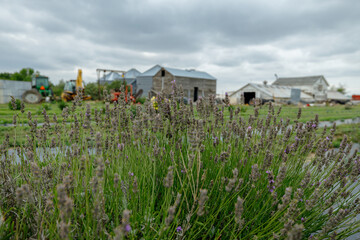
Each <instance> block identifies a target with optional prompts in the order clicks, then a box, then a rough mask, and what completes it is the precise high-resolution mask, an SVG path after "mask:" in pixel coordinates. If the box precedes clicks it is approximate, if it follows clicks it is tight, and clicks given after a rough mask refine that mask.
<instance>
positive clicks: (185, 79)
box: [136, 65, 216, 102]
mask: <svg viewBox="0 0 360 240" xmlns="http://www.w3.org/2000/svg"><path fill="white" fill-rule="evenodd" d="M136 80H137V87H138V89H143V91H144V93H143V95H144V96H149V97H152V96H154V95H155V94H156V93H159V92H161V91H162V90H163V91H165V93H168V94H170V93H171V92H172V88H171V86H172V82H173V81H175V82H176V84H177V85H178V86H180V85H181V86H182V88H183V90H184V97H186V98H188V99H191V100H193V101H194V102H195V101H196V100H198V98H199V97H207V96H209V95H210V94H213V95H215V94H216V78H214V77H213V76H211V75H210V74H208V73H206V72H201V71H197V70H194V69H190V70H182V69H176V68H169V67H163V66H160V65H155V66H154V67H152V68H150V69H149V70H147V71H145V72H144V73H142V74H140V75H139V76H137V78H136Z"/></svg>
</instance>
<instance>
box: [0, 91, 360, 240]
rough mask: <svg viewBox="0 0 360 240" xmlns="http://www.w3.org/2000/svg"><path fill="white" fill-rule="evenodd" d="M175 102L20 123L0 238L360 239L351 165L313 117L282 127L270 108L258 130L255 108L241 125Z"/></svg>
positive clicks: (0, 192)
mask: <svg viewBox="0 0 360 240" xmlns="http://www.w3.org/2000/svg"><path fill="white" fill-rule="evenodd" d="M173 90H174V92H173V94H172V95H171V96H170V98H169V99H168V100H169V101H168V100H166V97H165V95H163V94H160V95H159V96H157V108H158V109H157V110H155V109H154V106H153V102H151V101H146V102H145V105H137V106H136V111H132V110H131V106H130V105H129V104H126V103H125V101H123V100H120V101H119V103H116V102H115V103H114V105H113V106H111V105H110V104H106V105H105V110H104V113H103V112H102V111H101V109H93V111H92V109H91V107H90V105H86V106H85V105H84V104H79V102H77V101H79V100H77V101H75V102H73V106H72V107H71V108H64V110H63V113H62V116H63V119H64V120H63V123H58V121H57V116H53V117H52V118H51V117H50V116H48V115H47V113H46V110H44V111H43V112H42V114H43V115H44V121H45V124H44V125H42V126H41V127H37V123H36V121H32V116H31V113H28V115H27V118H28V120H29V126H30V132H29V135H28V142H27V143H26V144H25V145H24V146H21V147H20V148H18V149H16V152H18V156H19V158H18V159H16V158H15V157H14V156H12V155H9V154H8V146H9V141H11V140H10V139H8V138H7V139H6V140H5V141H4V142H3V143H2V145H1V146H0V154H1V155H0V156H1V162H0V164H1V166H0V169H1V174H0V209H1V213H2V215H3V218H2V221H1V223H2V227H1V228H0V236H2V237H4V236H5V237H7V238H20V239H24V238H45V239H81V238H85V239H93V238H99V239H109V238H110V239H121V238H129V239H141V238H143V239H214V238H216V239H219V238H221V239H307V238H312V239H324V238H332V239H344V238H346V237H347V236H350V235H353V234H354V233H356V232H358V231H359V230H358V227H359V221H358V220H356V218H355V216H356V215H357V214H358V213H359V212H360V206H359V201H360V198H359V191H358V185H359V182H358V176H359V173H360V158H359V155H357V153H354V154H350V149H351V143H348V142H347V138H346V137H345V138H344V140H343V141H342V143H341V145H340V147H339V149H338V150H337V151H335V150H331V149H330V148H331V142H332V140H333V136H334V132H335V128H336V126H335V125H334V126H333V127H332V128H331V129H330V130H328V129H326V128H325V129H323V131H322V133H321V134H317V133H316V132H317V131H316V130H317V129H318V119H317V117H315V118H314V120H312V121H310V122H308V123H306V124H303V123H300V122H298V120H295V124H294V125H292V126H290V124H289V123H290V119H288V120H286V121H283V120H282V119H279V118H278V115H279V114H280V109H279V111H275V109H274V107H273V106H272V105H271V104H270V105H269V106H268V108H269V111H268V114H267V116H266V118H264V119H263V118H260V117H259V114H258V112H259V111H258V110H259V109H258V107H255V108H254V114H253V115H252V116H250V118H248V119H244V118H243V117H242V116H241V108H232V107H231V108H227V107H226V108H225V107H224V106H219V105H215V98H214V97H213V96H210V97H209V98H206V99H203V98H202V99H199V100H198V102H197V104H196V107H194V106H193V103H192V102H190V104H189V105H185V104H184V103H183V101H179V99H182V89H181V88H177V87H176V86H174V87H173ZM226 111H229V112H226ZM225 112H226V114H227V116H228V117H227V118H225V117H224V113H225ZM21 117H25V116H23V115H18V118H21ZM300 117H301V111H299V114H298V116H297V117H296V116H295V118H296V119H299V118H300ZM50 119H53V120H50ZM52 121H53V123H54V124H53V125H50V123H51V122H52ZM36 146H37V147H36ZM39 150H41V151H39ZM40 152H42V153H41V154H40ZM0 218H1V216H0Z"/></svg>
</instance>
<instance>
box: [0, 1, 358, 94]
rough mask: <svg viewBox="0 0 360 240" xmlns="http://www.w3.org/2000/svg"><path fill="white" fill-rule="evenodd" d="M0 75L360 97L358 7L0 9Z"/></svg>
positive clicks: (74, 5)
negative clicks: (203, 79) (188, 75)
mask: <svg viewBox="0 0 360 240" xmlns="http://www.w3.org/2000/svg"><path fill="white" fill-rule="evenodd" d="M0 4H1V8H0V72H12V71H18V70H20V69H21V68H23V67H32V68H34V69H36V70H39V71H40V72H41V73H42V74H44V75H48V76H49V77H50V80H51V81H52V82H54V83H57V82H58V81H59V80H60V79H64V80H68V79H74V78H76V75H77V68H82V69H83V76H84V79H85V81H86V82H93V81H96V79H97V76H96V68H107V69H118V70H128V69H130V68H133V67H134V68H137V69H138V70H139V71H141V72H143V71H145V70H147V69H149V68H150V67H152V66H154V65H155V64H162V65H164V66H168V67H175V68H195V69H197V70H202V71H206V72H208V73H210V74H211V75H213V76H215V77H216V78H217V79H218V82H217V91H218V93H222V92H225V91H231V90H235V89H238V88H240V87H242V86H243V85H245V84H246V83H248V82H252V83H261V82H263V81H264V80H267V81H268V82H270V83H271V82H273V81H274V80H275V77H274V74H275V73H276V74H277V75H278V76H279V77H290V76H307V75H324V76H325V77H326V79H327V80H328V82H329V83H330V85H335V86H338V85H339V84H344V85H345V86H346V88H347V90H348V92H349V93H358V94H360V14H359V9H360V1H359V0H312V1H310V0H302V1H296V0H271V1H269V0H249V1H243V0H233V1H230V0H221V1H219V0H216V1H212V0H203V1H197V0H186V1H181V0H178V1H170V0H168V1H164V0H112V1H95V0H77V1H73V0H62V1H59V0H42V1H37V0H23V1H18V0H0Z"/></svg>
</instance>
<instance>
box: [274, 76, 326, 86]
mask: <svg viewBox="0 0 360 240" xmlns="http://www.w3.org/2000/svg"><path fill="white" fill-rule="evenodd" d="M321 78H323V79H324V80H325V82H326V84H327V85H328V86H329V84H328V82H327V81H326V79H325V77H324V76H322V75H319V76H308V77H287V78H278V79H277V80H276V81H275V82H273V84H272V85H283V86H307V85H310V86H312V85H314V84H315V83H316V82H317V81H318V80H319V79H321Z"/></svg>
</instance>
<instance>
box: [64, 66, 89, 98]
mask: <svg viewBox="0 0 360 240" xmlns="http://www.w3.org/2000/svg"><path fill="white" fill-rule="evenodd" d="M77 92H81V93H82V96H83V97H82V98H83V100H90V99H91V96H89V95H87V96H86V95H85V94H84V86H83V81H82V70H81V69H79V70H78V76H77V79H76V80H69V81H67V82H66V83H65V86H64V91H63V92H62V93H61V99H62V100H63V101H64V102H68V101H72V100H74V98H75V96H76V94H77Z"/></svg>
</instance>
